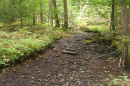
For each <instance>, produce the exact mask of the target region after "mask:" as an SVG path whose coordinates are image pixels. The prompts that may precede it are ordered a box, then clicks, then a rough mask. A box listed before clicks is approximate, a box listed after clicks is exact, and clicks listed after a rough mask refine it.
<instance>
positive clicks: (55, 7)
mask: <svg viewBox="0 0 130 86" xmlns="http://www.w3.org/2000/svg"><path fill="white" fill-rule="evenodd" d="M53 5H54V14H55V21H56V27H60V22H59V17H58V12H57V6H56V0H53Z"/></svg>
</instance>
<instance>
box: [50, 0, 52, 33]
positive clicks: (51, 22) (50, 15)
mask: <svg viewBox="0 0 130 86" xmlns="http://www.w3.org/2000/svg"><path fill="white" fill-rule="evenodd" d="M52 5H53V2H52V0H50V28H51V31H53V19H52Z"/></svg>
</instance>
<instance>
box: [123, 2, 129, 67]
mask: <svg viewBox="0 0 130 86" xmlns="http://www.w3.org/2000/svg"><path fill="white" fill-rule="evenodd" d="M121 5H122V9H121V24H122V40H124V39H126V37H127V36H128V29H130V28H128V24H129V22H128V20H129V14H128V11H127V7H126V3H125V0H121ZM122 55H123V66H124V67H125V69H130V60H129V58H128V43H126V42H124V41H122Z"/></svg>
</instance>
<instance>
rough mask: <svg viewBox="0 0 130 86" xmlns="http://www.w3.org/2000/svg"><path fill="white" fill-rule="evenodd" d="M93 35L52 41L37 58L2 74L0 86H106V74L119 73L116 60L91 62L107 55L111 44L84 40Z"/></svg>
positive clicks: (81, 34)
mask: <svg viewBox="0 0 130 86" xmlns="http://www.w3.org/2000/svg"><path fill="white" fill-rule="evenodd" d="M94 35H95V34H94V33H91V32H85V33H78V34H75V36H73V37H69V38H66V39H64V38H63V39H61V40H58V41H56V42H54V43H53V45H54V48H53V49H47V50H46V51H44V52H43V54H41V55H40V56H39V57H38V58H35V59H33V60H30V61H27V62H24V63H22V64H19V65H17V66H15V67H11V68H10V69H9V70H8V71H6V72H3V73H1V74H0V86H100V85H101V84H102V85H103V86H108V81H107V80H106V78H107V77H108V75H109V74H113V75H118V74H119V69H118V63H119V60H118V59H117V58H119V57H115V56H113V55H109V56H107V57H105V58H99V59H94V58H96V57H98V56H102V55H104V54H106V53H110V51H109V50H108V47H110V45H103V44H98V43H86V42H84V41H83V40H84V39H86V38H87V37H94ZM109 58H111V59H109ZM93 59H94V60H93Z"/></svg>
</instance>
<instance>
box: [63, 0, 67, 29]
mask: <svg viewBox="0 0 130 86" xmlns="http://www.w3.org/2000/svg"><path fill="white" fill-rule="evenodd" d="M63 3H64V28H66V29H68V9H67V0H63Z"/></svg>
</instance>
